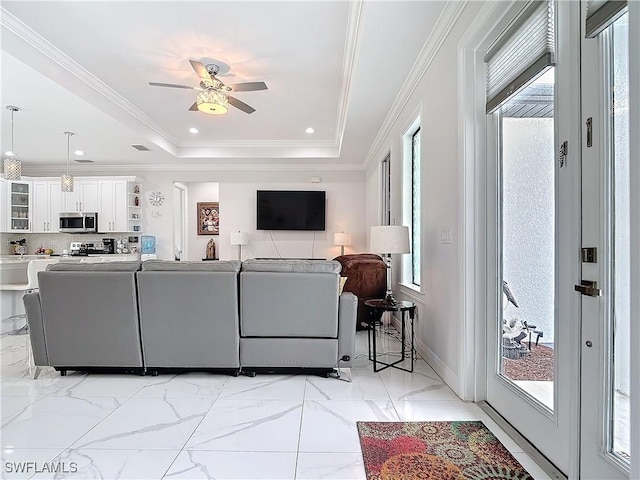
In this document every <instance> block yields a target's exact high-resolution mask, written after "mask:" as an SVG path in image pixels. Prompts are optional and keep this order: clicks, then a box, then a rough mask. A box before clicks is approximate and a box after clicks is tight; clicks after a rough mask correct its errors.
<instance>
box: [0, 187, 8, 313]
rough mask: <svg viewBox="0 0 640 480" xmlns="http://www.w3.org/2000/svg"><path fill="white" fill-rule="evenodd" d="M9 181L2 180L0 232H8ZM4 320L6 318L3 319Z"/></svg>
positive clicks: (0, 191)
mask: <svg viewBox="0 0 640 480" xmlns="http://www.w3.org/2000/svg"><path fill="white" fill-rule="evenodd" d="M7 183H8V182H7V181H6V180H5V179H4V178H0V199H2V206H0V232H6V231H7V228H8V224H7V218H8V216H9V215H8V214H9V212H8V211H7V210H8V208H7V207H8V204H7V201H6V199H7ZM3 318H4V317H3Z"/></svg>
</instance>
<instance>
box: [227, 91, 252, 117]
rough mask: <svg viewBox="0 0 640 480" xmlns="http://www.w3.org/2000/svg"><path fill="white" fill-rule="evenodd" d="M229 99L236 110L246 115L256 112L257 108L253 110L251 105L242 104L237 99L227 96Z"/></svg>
mask: <svg viewBox="0 0 640 480" xmlns="http://www.w3.org/2000/svg"><path fill="white" fill-rule="evenodd" d="M227 98H228V99H229V103H230V104H231V105H233V106H234V107H236V108H239V109H240V110H242V111H243V112H245V113H253V112H255V111H256V109H255V108H253V107H252V106H251V105H247V104H246V103H244V102H241V101H240V100H238V99H237V98H234V97H232V96H230V95H227Z"/></svg>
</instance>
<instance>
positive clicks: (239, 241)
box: [230, 232, 249, 261]
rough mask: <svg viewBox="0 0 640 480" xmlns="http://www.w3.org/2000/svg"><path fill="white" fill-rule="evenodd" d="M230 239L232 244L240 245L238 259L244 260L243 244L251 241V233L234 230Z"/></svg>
mask: <svg viewBox="0 0 640 480" xmlns="http://www.w3.org/2000/svg"><path fill="white" fill-rule="evenodd" d="M230 240H231V241H230V243H231V245H238V248H239V251H238V260H240V261H242V245H246V244H247V243H249V234H248V233H247V232H233V233H232V234H231V239H230Z"/></svg>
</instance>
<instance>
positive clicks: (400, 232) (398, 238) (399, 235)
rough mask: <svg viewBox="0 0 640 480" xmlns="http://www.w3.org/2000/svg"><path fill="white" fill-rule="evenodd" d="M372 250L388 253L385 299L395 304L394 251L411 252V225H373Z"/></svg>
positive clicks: (383, 253) (382, 253)
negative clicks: (392, 281)
mask: <svg viewBox="0 0 640 480" xmlns="http://www.w3.org/2000/svg"><path fill="white" fill-rule="evenodd" d="M370 250H371V252H373V253H379V254H381V255H386V257H385V258H386V262H387V292H386V293H385V296H384V299H385V301H386V302H388V303H390V304H392V305H395V304H396V303H397V302H396V299H395V297H394V296H393V291H392V290H391V273H392V272H391V269H392V265H393V258H392V257H391V255H392V254H394V253H410V252H411V248H410V246H409V227H403V226H400V225H381V226H377V227H371V244H370Z"/></svg>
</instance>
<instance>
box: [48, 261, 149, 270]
mask: <svg viewBox="0 0 640 480" xmlns="http://www.w3.org/2000/svg"><path fill="white" fill-rule="evenodd" d="M47 270H50V271H54V272H137V271H138V270H140V262H102V263H80V262H58V263H53V264H51V265H48V266H47Z"/></svg>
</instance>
